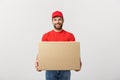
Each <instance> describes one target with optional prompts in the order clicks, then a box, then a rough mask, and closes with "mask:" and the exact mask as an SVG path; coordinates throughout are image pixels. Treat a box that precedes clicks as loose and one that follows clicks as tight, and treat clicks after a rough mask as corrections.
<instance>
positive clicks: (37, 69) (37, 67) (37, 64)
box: [35, 59, 42, 72]
mask: <svg viewBox="0 0 120 80" xmlns="http://www.w3.org/2000/svg"><path fill="white" fill-rule="evenodd" d="M35 68H36V71H38V72H41V71H42V70H39V63H38V60H37V59H36V62H35Z"/></svg>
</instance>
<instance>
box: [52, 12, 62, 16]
mask: <svg viewBox="0 0 120 80" xmlns="http://www.w3.org/2000/svg"><path fill="white" fill-rule="evenodd" d="M54 17H62V18H63V14H62V12H60V11H55V12H53V13H52V18H54Z"/></svg>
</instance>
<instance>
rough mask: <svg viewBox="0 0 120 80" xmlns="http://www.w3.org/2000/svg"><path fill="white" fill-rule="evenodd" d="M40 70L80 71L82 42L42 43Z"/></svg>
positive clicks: (39, 55) (40, 44)
mask: <svg viewBox="0 0 120 80" xmlns="http://www.w3.org/2000/svg"><path fill="white" fill-rule="evenodd" d="M38 61H39V70H80V42H40V43H39V52H38Z"/></svg>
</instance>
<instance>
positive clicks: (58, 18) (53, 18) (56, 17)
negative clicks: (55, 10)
mask: <svg viewBox="0 0 120 80" xmlns="http://www.w3.org/2000/svg"><path fill="white" fill-rule="evenodd" d="M53 19H63V18H62V17H54V18H53Z"/></svg>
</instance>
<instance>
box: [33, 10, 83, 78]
mask: <svg viewBox="0 0 120 80" xmlns="http://www.w3.org/2000/svg"><path fill="white" fill-rule="evenodd" d="M52 23H53V26H54V29H53V30H51V31H49V32H47V33H45V34H44V35H43V36H42V41H75V37H74V35H73V34H72V33H70V32H68V31H66V30H64V29H63V28H62V27H63V23H64V18H63V14H62V12H61V11H54V12H53V13H52ZM80 65H81V62H80ZM38 66H39V65H38V59H37V58H36V65H35V67H36V70H37V71H39V70H38ZM76 71H79V70H76ZM70 76H71V72H70V70H46V80H70Z"/></svg>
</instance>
